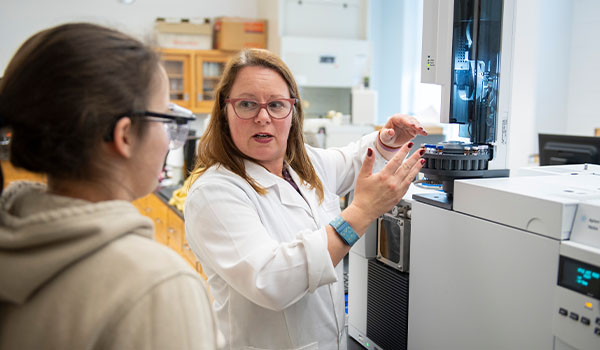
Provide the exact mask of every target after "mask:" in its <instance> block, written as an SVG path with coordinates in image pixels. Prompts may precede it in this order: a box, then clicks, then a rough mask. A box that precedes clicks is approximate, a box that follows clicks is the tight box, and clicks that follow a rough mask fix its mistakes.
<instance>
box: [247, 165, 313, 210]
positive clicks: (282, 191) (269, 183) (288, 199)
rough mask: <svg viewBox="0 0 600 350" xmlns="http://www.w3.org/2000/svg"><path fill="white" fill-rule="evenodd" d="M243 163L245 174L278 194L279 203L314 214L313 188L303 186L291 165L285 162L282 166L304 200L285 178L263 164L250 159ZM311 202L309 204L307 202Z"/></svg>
mask: <svg viewBox="0 0 600 350" xmlns="http://www.w3.org/2000/svg"><path fill="white" fill-rule="evenodd" d="M244 165H245V167H246V174H248V175H249V176H250V177H252V178H253V179H254V180H255V181H256V182H257V183H258V184H259V185H260V186H262V187H264V188H266V189H267V190H271V191H274V192H275V193H277V194H278V195H279V199H280V200H281V203H282V204H283V205H286V206H295V207H300V208H303V209H304V210H306V211H307V212H308V213H309V214H311V215H314V212H313V207H314V205H313V203H314V200H312V197H314V193H312V192H314V189H313V190H309V189H308V188H306V187H305V186H303V185H302V184H301V181H300V178H299V176H298V174H296V172H295V171H294V169H292V167H291V166H288V165H287V163H284V165H283V166H284V167H287V169H288V171H289V172H290V175H291V177H292V179H293V180H294V182H295V183H296V185H298V188H300V192H302V196H304V198H306V199H307V200H304V198H302V196H300V195H299V194H298V192H296V189H295V188H294V187H293V186H292V185H290V184H289V183H288V182H287V181H286V180H285V179H283V178H281V177H279V176H277V175H274V174H271V173H270V172H269V171H268V170H267V169H265V168H264V167H263V166H261V165H259V164H256V163H254V162H252V161H249V160H245V161H244ZM307 201H308V202H309V203H311V205H310V206H309V204H308V203H307Z"/></svg>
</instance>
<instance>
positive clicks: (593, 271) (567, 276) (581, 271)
mask: <svg viewBox="0 0 600 350" xmlns="http://www.w3.org/2000/svg"><path fill="white" fill-rule="evenodd" d="M558 285H560V286H563V287H565V288H568V289H570V290H573V291H575V292H579V293H581V294H585V295H587V296H590V297H593V298H596V299H600V267H598V266H594V265H591V264H588V263H585V262H583V261H578V260H575V259H571V258H568V257H566V256H561V257H560V262H559V269H558Z"/></svg>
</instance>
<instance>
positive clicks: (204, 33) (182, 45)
mask: <svg viewBox="0 0 600 350" xmlns="http://www.w3.org/2000/svg"><path fill="white" fill-rule="evenodd" d="M154 34H155V40H156V45H157V46H158V47H163V48H169V49H186V50H210V49H211V48H212V27H211V24H210V22H209V21H207V23H191V22H189V21H187V20H186V21H180V22H167V21H163V20H157V21H156V23H155V25H154Z"/></svg>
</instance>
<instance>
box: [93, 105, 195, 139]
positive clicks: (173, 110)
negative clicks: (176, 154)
mask: <svg viewBox="0 0 600 350" xmlns="http://www.w3.org/2000/svg"><path fill="white" fill-rule="evenodd" d="M168 109H169V112H170V113H157V112H151V111H139V112H134V113H125V114H122V115H121V116H119V117H117V118H116V119H115V121H114V123H113V126H112V127H111V129H110V131H109V133H108V134H107V135H106V137H105V138H104V140H105V141H112V139H113V134H114V128H115V125H116V124H117V121H119V119H121V118H124V117H138V118H144V120H146V121H150V122H161V123H163V126H164V128H165V131H166V132H167V135H168V136H169V148H170V149H172V150H173V149H177V148H179V147H181V146H183V144H185V142H186V141H187V137H188V134H189V131H190V126H189V122H191V121H192V120H194V119H196V118H195V117H194V114H193V113H192V111H190V110H189V109H186V108H183V107H181V106H178V105H176V104H174V103H169V106H168Z"/></svg>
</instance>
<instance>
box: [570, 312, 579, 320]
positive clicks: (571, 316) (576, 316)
mask: <svg viewBox="0 0 600 350" xmlns="http://www.w3.org/2000/svg"><path fill="white" fill-rule="evenodd" d="M569 317H570V318H571V319H572V320H575V321H579V314H576V313H574V312H571V313H570V314H569Z"/></svg>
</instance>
